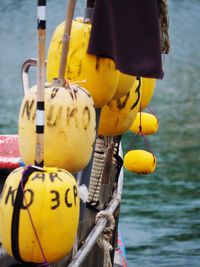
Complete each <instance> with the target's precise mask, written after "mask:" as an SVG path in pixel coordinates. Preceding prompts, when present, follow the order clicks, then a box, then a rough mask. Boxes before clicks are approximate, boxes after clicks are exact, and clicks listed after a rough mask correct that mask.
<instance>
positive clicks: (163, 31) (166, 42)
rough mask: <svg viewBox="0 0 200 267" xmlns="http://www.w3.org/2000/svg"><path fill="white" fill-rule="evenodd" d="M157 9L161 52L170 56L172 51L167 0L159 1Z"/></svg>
mask: <svg viewBox="0 0 200 267" xmlns="http://www.w3.org/2000/svg"><path fill="white" fill-rule="evenodd" d="M157 7H158V17H159V24H160V38H161V51H162V53H163V54H168V53H169V51H170V39H169V17H168V4H167V0H157Z"/></svg>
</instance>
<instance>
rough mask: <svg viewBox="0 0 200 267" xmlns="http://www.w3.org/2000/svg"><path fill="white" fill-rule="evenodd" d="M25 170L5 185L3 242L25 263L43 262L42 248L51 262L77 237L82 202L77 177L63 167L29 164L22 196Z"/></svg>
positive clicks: (0, 221) (0, 207) (0, 222)
mask: <svg viewBox="0 0 200 267" xmlns="http://www.w3.org/2000/svg"><path fill="white" fill-rule="evenodd" d="M24 170H25V168H18V169H16V170H14V171H13V172H12V173H11V174H10V175H9V176H8V178H7V180H6V182H5V185H4V188H3V193H2V196H1V200H0V237H1V240H2V244H3V246H4V248H5V249H6V251H7V253H8V254H9V255H10V256H14V257H17V258H19V257H20V260H23V261H25V262H33V263H42V262H44V257H43V255H42V251H43V253H44V256H45V258H46V260H47V261H48V262H49V263H51V262H54V261H57V260H59V259H61V258H63V257H64V256H66V255H67V254H68V253H69V252H70V250H71V249H72V246H73V242H74V240H75V236H76V233H77V227H78V221H79V202H80V201H79V196H78V189H77V184H76V180H75V179H74V177H73V176H72V175H71V174H70V173H69V172H67V171H65V170H62V169H57V168H44V169H42V170H37V169H34V167H33V168H32V167H31V168H30V167H29V168H28V171H27V168H26V175H24V176H23V177H24V178H25V177H26V178H27V181H26V182H25V184H24V186H23V187H24V199H23V190H22V187H21V184H20V180H21V178H22V173H23V172H24ZM28 211H29V212H30V215H29V212H28ZM30 216H31V218H30ZM31 219H32V223H33V225H34V226H33V225H32V223H31ZM34 229H35V231H36V233H37V236H38V239H39V242H40V245H41V247H42V251H41V249H40V246H39V244H38V240H37V237H36V234H35V232H34Z"/></svg>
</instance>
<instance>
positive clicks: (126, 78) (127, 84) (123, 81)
mask: <svg viewBox="0 0 200 267" xmlns="http://www.w3.org/2000/svg"><path fill="white" fill-rule="evenodd" d="M135 79H136V77H134V76H131V75H128V74H124V73H122V72H119V80H118V84H117V88H116V92H115V94H114V96H113V99H119V98H121V97H123V96H124V95H126V94H127V93H128V92H129V91H130V89H131V87H132V86H133V83H134V82H135Z"/></svg>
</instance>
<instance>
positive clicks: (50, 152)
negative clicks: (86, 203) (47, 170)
mask: <svg viewBox="0 0 200 267" xmlns="http://www.w3.org/2000/svg"><path fill="white" fill-rule="evenodd" d="M36 92H37V87H36V86H34V87H32V88H31V89H30V90H29V91H28V92H27V94H26V95H25V96H24V99H23V101H22V104H21V108H20V114H19V123H18V124H19V150H20V154H21V157H22V159H23V161H24V162H25V164H26V165H29V164H34V159H35V149H36V148H35V147H36V145H35V142H36V135H35V113H36ZM95 128H96V121H95V109H94V103H93V100H92V97H91V96H90V94H89V93H88V92H87V91H86V90H84V89H83V88H81V87H79V86H77V85H75V84H71V89H70V88H69V87H58V86H51V85H49V86H48V85H46V88H45V132H44V162H45V165H46V166H57V167H59V168H63V169H66V170H68V171H70V172H72V173H74V172H77V171H79V170H81V169H83V168H84V167H85V166H86V165H87V164H88V162H89V160H90V158H91V155H92V150H93V143H94V140H95Z"/></svg>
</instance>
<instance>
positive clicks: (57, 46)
mask: <svg viewBox="0 0 200 267" xmlns="http://www.w3.org/2000/svg"><path fill="white" fill-rule="evenodd" d="M63 31H64V23H61V24H60V25H58V27H57V28H56V30H55V32H54V34H53V37H52V40H51V43H50V46H49V50H48V60H47V80H48V81H49V82H51V81H52V80H53V79H54V78H57V77H58V70H59V64H60V56H61V50H62V36H63ZM90 32H91V24H89V23H83V19H82V18H78V19H76V20H74V21H73V24H72V29H71V35H70V43H69V51H68V56H67V66H66V71H65V78H66V79H69V80H70V81H71V82H76V83H77V84H79V85H81V86H82V85H83V86H84V88H86V89H87V90H88V91H89V92H90V94H91V95H92V97H93V100H94V104H95V106H96V107H98V108H100V107H102V106H103V105H105V104H107V103H108V102H109V101H110V100H111V99H112V98H113V96H114V94H115V91H116V87H117V84H118V79H119V72H118V71H117V70H116V68H115V63H114V61H112V60H111V59H108V58H100V57H96V56H93V55H89V54H88V53H87V48H88V43H89V38H90ZM83 81H84V82H83Z"/></svg>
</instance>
